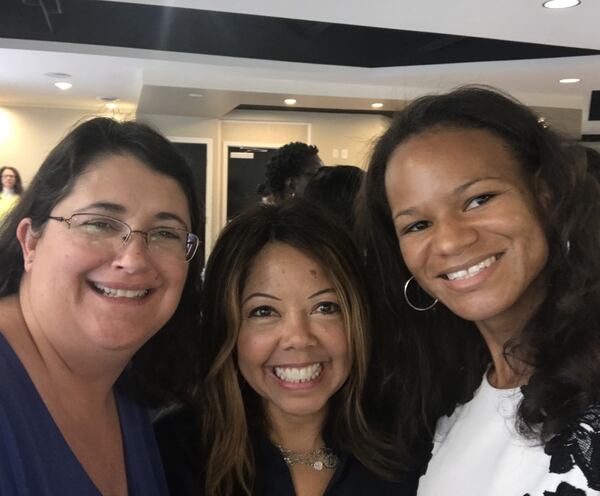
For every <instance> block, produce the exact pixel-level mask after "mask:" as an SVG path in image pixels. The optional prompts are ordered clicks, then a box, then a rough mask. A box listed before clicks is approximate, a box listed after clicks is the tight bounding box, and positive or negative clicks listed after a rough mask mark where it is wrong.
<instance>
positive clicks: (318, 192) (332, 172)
mask: <svg viewBox="0 0 600 496" xmlns="http://www.w3.org/2000/svg"><path fill="white" fill-rule="evenodd" d="M364 175H365V171H363V170H362V169H361V168H360V167H356V166H354V165H336V166H334V167H321V168H320V169H319V170H318V171H317V172H316V174H315V175H314V176H313V177H312V178H311V180H310V181H309V182H308V184H307V185H306V188H305V190H304V196H303V198H304V199H305V200H307V201H310V202H312V203H314V204H315V205H318V206H320V207H323V208H326V209H327V210H329V211H330V212H332V213H333V214H334V215H336V216H337V217H339V218H340V219H341V220H342V221H343V222H344V224H345V226H346V227H347V228H348V229H349V230H350V231H352V229H353V228H354V202H355V200H356V196H357V195H358V192H359V190H360V185H361V182H362V179H363V176H364Z"/></svg>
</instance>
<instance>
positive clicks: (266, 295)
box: [242, 292, 281, 305]
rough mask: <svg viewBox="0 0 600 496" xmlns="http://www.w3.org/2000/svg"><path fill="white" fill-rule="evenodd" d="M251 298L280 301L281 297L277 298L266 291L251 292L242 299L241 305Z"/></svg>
mask: <svg viewBox="0 0 600 496" xmlns="http://www.w3.org/2000/svg"><path fill="white" fill-rule="evenodd" d="M251 298H270V299H272V300H277V301H281V299H279V298H277V296H273V295H270V294H268V293H258V292H257V293H251V294H249V295H248V296H246V298H244V299H243V300H242V305H243V304H244V303H246V302H247V301H248V300H249V299H251Z"/></svg>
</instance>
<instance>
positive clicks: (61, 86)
mask: <svg viewBox="0 0 600 496" xmlns="http://www.w3.org/2000/svg"><path fill="white" fill-rule="evenodd" d="M54 86H56V87H57V88H58V89H59V90H62V91H65V90H70V89H71V88H72V87H73V85H72V84H71V83H67V82H66V81H59V82H58V83H54Z"/></svg>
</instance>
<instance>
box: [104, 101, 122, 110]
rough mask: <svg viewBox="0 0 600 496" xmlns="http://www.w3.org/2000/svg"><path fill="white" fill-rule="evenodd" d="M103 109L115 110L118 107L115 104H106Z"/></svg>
mask: <svg viewBox="0 0 600 496" xmlns="http://www.w3.org/2000/svg"><path fill="white" fill-rule="evenodd" d="M105 107H106V108H107V109H108V110H115V109H117V108H119V105H118V104H117V103H116V102H108V103H107V104H106V105H105Z"/></svg>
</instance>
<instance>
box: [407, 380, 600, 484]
mask: <svg viewBox="0 0 600 496" xmlns="http://www.w3.org/2000/svg"><path fill="white" fill-rule="evenodd" d="M522 398H523V395H522V393H521V389H520V388H515V389H495V388H493V387H492V386H491V385H490V384H489V382H488V380H487V377H484V378H483V381H482V384H481V386H480V387H479V389H477V391H476V392H475V395H474V397H473V399H472V400H471V401H469V402H468V403H466V404H464V405H461V406H459V407H457V409H456V410H455V411H454V413H453V414H452V415H451V416H450V417H443V418H441V419H440V420H439V421H438V425H437V428H436V434H435V439H434V447H433V451H432V456H431V460H430V461H429V465H428V467H427V472H426V473H425V475H423V476H422V477H421V479H420V481H419V489H418V496H440V495H446V494H447V495H460V496H484V495H485V496H600V405H597V406H594V407H591V408H590V409H589V410H588V411H586V412H585V413H584V415H582V416H581V418H580V419H579V422H578V423H577V424H576V425H574V426H573V428H572V429H570V430H569V432H566V433H564V434H561V435H558V436H555V437H554V438H553V439H552V440H551V441H550V442H548V443H547V444H546V446H543V445H542V444H541V443H540V442H539V441H538V442H536V441H534V440H527V439H524V438H523V437H522V436H520V435H518V434H517V433H516V430H515V412H516V408H517V406H518V404H519V402H520V401H521V399H522Z"/></svg>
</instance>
